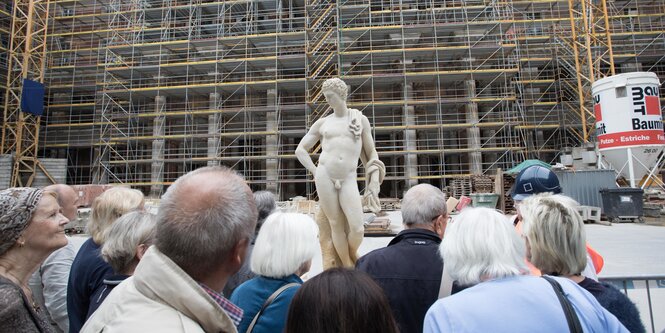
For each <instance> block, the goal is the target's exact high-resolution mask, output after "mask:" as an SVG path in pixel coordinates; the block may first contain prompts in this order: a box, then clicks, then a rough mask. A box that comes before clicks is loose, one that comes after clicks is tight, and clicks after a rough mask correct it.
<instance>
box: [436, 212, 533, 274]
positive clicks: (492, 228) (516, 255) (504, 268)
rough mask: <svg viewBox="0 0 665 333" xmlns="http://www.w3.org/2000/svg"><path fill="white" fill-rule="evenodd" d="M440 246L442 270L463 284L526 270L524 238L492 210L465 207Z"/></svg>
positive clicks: (501, 215)
mask: <svg viewBox="0 0 665 333" xmlns="http://www.w3.org/2000/svg"><path fill="white" fill-rule="evenodd" d="M439 249H440V252H441V255H442V257H443V262H444V263H445V265H444V269H446V270H447V271H448V272H449V273H450V276H451V277H452V278H453V280H456V281H458V282H459V283H460V284H462V285H474V284H477V283H480V282H482V281H486V280H490V279H494V278H502V277H507V276H513V275H519V274H523V273H524V272H527V268H526V264H525V262H524V256H525V247H524V241H522V239H521V238H520V237H519V236H518V235H517V233H516V232H515V230H514V229H513V227H512V225H511V224H510V221H508V219H507V218H506V216H505V215H503V214H501V213H499V212H498V211H496V210H494V209H489V208H472V207H467V208H465V209H464V210H463V211H462V213H460V214H459V215H458V216H457V217H456V218H455V222H454V223H451V224H450V225H449V226H448V228H447V230H446V236H445V238H444V239H443V242H441V245H440V248H439Z"/></svg>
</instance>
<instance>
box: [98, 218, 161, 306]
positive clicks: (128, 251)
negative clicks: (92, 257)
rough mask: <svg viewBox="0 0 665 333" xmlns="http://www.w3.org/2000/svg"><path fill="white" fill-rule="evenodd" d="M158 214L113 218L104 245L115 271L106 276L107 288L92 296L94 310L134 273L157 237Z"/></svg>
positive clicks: (103, 250) (106, 256) (104, 253)
mask: <svg viewBox="0 0 665 333" xmlns="http://www.w3.org/2000/svg"><path fill="white" fill-rule="evenodd" d="M156 225H157V223H156V217H155V216H154V215H152V214H150V213H148V212H144V211H135V212H130V213H127V214H125V215H123V216H121V217H120V218H119V219H117V220H116V221H115V222H113V225H111V228H110V229H109V230H108V232H107V235H106V241H105V242H104V245H102V250H101V253H102V258H103V259H104V261H106V262H107V263H109V265H111V267H112V268H113V275H111V276H108V277H106V278H105V279H104V288H101V289H98V290H96V291H95V293H93V294H92V297H91V299H90V312H91V313H92V312H95V311H96V310H97V308H99V306H100V305H101V304H102V302H104V299H106V297H107V296H108V295H109V293H110V292H111V290H113V288H115V287H116V286H117V285H119V284H120V283H121V282H122V281H124V280H125V279H127V278H128V277H130V276H131V275H132V274H134V270H135V269H136V266H137V265H138V263H139V261H141V258H143V255H145V252H146V251H147V250H148V247H150V245H152V244H153V243H154V241H155V226H156Z"/></svg>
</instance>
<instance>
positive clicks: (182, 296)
mask: <svg viewBox="0 0 665 333" xmlns="http://www.w3.org/2000/svg"><path fill="white" fill-rule="evenodd" d="M133 279H134V284H135V286H136V289H137V290H138V291H139V292H140V293H142V294H143V295H145V296H146V297H148V298H150V299H153V300H155V301H158V302H161V303H163V304H166V305H167V306H169V307H172V308H173V309H175V310H177V311H178V312H180V313H182V314H184V315H185V316H187V317H189V318H191V319H192V320H193V321H195V322H197V323H198V324H199V325H201V328H203V330H205V331H206V332H236V328H235V325H233V322H232V321H231V318H230V317H229V316H228V315H227V314H226V312H225V311H224V310H223V309H222V308H221V307H220V306H219V305H218V304H217V303H216V302H215V301H214V300H213V299H212V298H211V297H210V296H209V295H208V294H207V293H206V292H205V290H203V289H202V288H201V287H200V286H199V284H198V283H197V282H196V281H194V279H192V278H191V277H190V276H189V275H187V273H185V271H183V270H182V269H181V268H180V267H179V266H178V265H176V264H175V263H174V262H173V261H171V259H169V258H168V257H167V256H165V255H164V254H163V253H161V252H160V251H159V250H158V249H157V248H156V247H155V246H151V247H150V248H149V249H148V251H146V253H145V255H144V256H143V258H141V261H139V264H138V266H136V271H135V272H134V275H133Z"/></svg>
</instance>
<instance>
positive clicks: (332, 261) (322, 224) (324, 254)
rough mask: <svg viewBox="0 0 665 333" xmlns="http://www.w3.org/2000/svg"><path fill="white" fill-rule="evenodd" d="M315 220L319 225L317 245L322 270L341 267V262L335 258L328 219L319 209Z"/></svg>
mask: <svg viewBox="0 0 665 333" xmlns="http://www.w3.org/2000/svg"><path fill="white" fill-rule="evenodd" d="M315 220H316V224H318V225H319V245H320V246H321V260H322V264H323V270H326V269H330V268H334V267H340V266H342V261H341V260H340V259H339V256H337V251H335V246H334V245H333V243H332V232H331V231H330V222H328V218H327V217H326V214H324V213H323V210H321V209H319V211H318V212H317V213H316V218H315Z"/></svg>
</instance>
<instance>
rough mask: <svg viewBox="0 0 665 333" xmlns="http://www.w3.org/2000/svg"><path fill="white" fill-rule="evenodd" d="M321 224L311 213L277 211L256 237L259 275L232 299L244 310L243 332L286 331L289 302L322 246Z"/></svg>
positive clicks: (253, 263)
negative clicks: (320, 238) (320, 245)
mask: <svg viewBox="0 0 665 333" xmlns="http://www.w3.org/2000/svg"><path fill="white" fill-rule="evenodd" d="M317 236H318V227H317V226H316V223H315V222H314V221H313V220H312V219H311V218H310V217H309V216H307V215H304V214H296V213H274V214H272V215H270V216H268V218H267V219H266V221H265V222H264V223H263V226H261V230H260V231H259V235H258V236H257V237H256V243H255V244H254V251H253V252H252V257H251V269H252V271H253V272H254V273H255V274H256V275H257V276H256V277H255V278H253V279H251V280H249V281H247V282H245V283H243V284H241V285H240V286H239V287H238V288H236V290H235V291H234V292H233V294H232V295H231V302H233V303H234V304H236V305H238V306H239V307H240V308H242V309H243V318H242V321H241V322H240V325H239V326H238V332H241V333H245V332H247V333H249V332H253V333H259V332H265V333H272V332H282V331H283V330H284V324H285V323H286V316H287V314H288V309H289V304H290V303H291V299H292V298H293V295H295V293H296V291H297V290H298V288H300V285H301V284H302V280H301V279H300V276H302V275H303V274H305V273H307V272H308V271H309V268H310V265H311V263H312V259H313V258H314V256H315V255H316V253H317V251H318V247H319V242H318V238H317Z"/></svg>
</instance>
